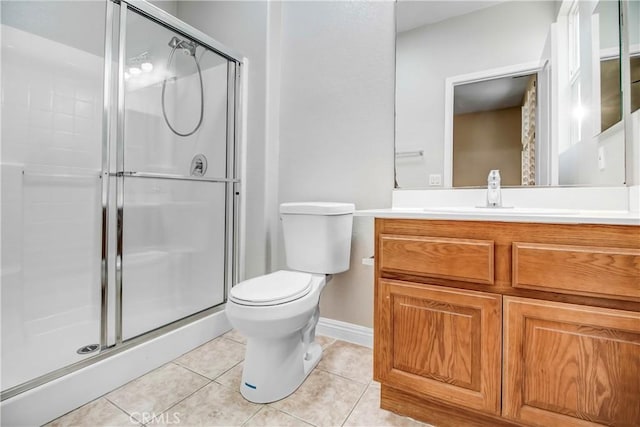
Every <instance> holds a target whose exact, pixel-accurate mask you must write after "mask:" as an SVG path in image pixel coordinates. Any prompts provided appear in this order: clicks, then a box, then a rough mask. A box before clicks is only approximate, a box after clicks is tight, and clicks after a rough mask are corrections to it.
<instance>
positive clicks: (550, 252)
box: [512, 242, 640, 299]
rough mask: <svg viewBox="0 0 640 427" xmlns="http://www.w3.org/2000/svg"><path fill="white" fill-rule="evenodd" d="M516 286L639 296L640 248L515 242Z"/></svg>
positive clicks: (637, 297) (554, 290) (514, 270)
mask: <svg viewBox="0 0 640 427" xmlns="http://www.w3.org/2000/svg"><path fill="white" fill-rule="evenodd" d="M512 262H513V280H512V285H513V286H514V287H516V288H528V289H540V290H547V291H552V292H560V293H568V294H579V295H596V296H606V297H611V298H622V299H628V298H629V297H631V298H635V299H640V250H639V249H626V248H606V247H597V246H569V245H551V244H538V243H516V242H514V243H513V260H512Z"/></svg>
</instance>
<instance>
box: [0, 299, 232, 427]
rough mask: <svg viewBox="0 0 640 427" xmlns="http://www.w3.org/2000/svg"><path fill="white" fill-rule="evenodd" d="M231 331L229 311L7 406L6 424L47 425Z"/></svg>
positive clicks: (4, 412)
mask: <svg viewBox="0 0 640 427" xmlns="http://www.w3.org/2000/svg"><path fill="white" fill-rule="evenodd" d="M229 329H231V325H230V324H229V321H228V320H227V316H226V315H225V313H224V311H219V312H217V313H214V314H212V315H210V316H207V317H205V318H202V319H200V320H197V321H195V322H193V323H190V324H188V325H185V326H183V327H181V328H178V329H175V330H173V331H171V332H168V333H166V334H164V335H161V336H159V337H157V338H154V339H152V340H150V341H147V342H145V343H143V344H140V345H137V346H135V347H133V348H131V349H129V350H126V351H123V352H122V353H118V354H116V355H114V356H111V357H107V358H106V359H103V360H101V361H99V362H96V363H94V364H93V365H89V366H87V367H85V368H82V369H80V370H78V371H75V372H72V373H70V374H68V375H65V376H64V377H61V378H58V379H55V380H53V381H50V382H48V383H46V384H43V385H41V386H39V387H36V388H34V389H31V390H28V391H25V392H24V393H20V394H18V395H17V396H14V397H12V398H9V399H7V400H5V401H3V402H2V405H1V406H0V412H1V413H2V417H1V422H0V424H2V425H7V426H33V425H42V424H44V423H46V422H48V421H51V420H53V419H55V418H57V417H59V416H61V415H64V414H66V413H67V412H69V411H71V410H73V409H75V408H78V407H80V406H82V405H84V404H85V403H88V402H90V401H92V400H94V399H97V398H98V397H100V396H102V395H103V394H105V393H108V392H110V391H111V390H114V389H116V388H118V387H120V386H121V385H123V384H126V383H127V382H129V381H131V380H133V379H134V378H137V377H139V376H141V375H144V374H145V373H147V372H149V371H151V370H153V369H155V368H158V367H160V366H162V365H164V364H165V363H167V362H169V361H171V360H173V359H175V358H176V357H178V356H180V355H181V354H183V353H186V352H187V351H190V350H192V349H194V348H195V347H197V346H199V345H202V344H204V343H205V342H207V341H209V340H212V339H213V338H215V337H217V336H220V335H222V334H223V333H225V332H227V331H228V330H229Z"/></svg>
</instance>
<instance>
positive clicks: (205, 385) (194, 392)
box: [149, 378, 213, 423]
mask: <svg viewBox="0 0 640 427" xmlns="http://www.w3.org/2000/svg"><path fill="white" fill-rule="evenodd" d="M207 380H208V382H207V383H206V384H204V385H203V386H202V387H199V388H197V389H196V390H194V391H193V392H192V393H189V394H188V395H186V396H185V397H183V398H182V399H180V400H178V401H177V402H175V403H174V404H173V405H171V406H169V407H168V408H167V409H165V410H164V411H162V412H160V413H159V414H158V415H156V416H155V417H153V418H152V419H151V421H149V423H151V422H153V421H154V420H155V419H156V418H158V417H159V416H161V415H162V414H164V413H166V412H169V411H170V410H171V409H172V408H174V407H175V406H176V405H178V404H180V403H182V402H184V401H185V400H187V399H188V398H190V397H191V396H193V395H194V394H196V393H197V392H199V391H200V390H202V389H203V388H205V387H207V386H208V385H210V384H211V383H212V382H213V380H209V379H208V378H207Z"/></svg>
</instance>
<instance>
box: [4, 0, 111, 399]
mask: <svg viewBox="0 0 640 427" xmlns="http://www.w3.org/2000/svg"><path fill="white" fill-rule="evenodd" d="M0 7H1V11H0V15H1V16H2V26H1V33H2V34H1V39H2V113H1V115H2V117H1V119H2V135H1V137H2V153H1V159H2V162H1V166H0V168H1V173H2V179H1V181H2V188H1V192H2V202H1V207H2V215H1V216H2V287H1V300H2V303H1V304H2V307H1V312H2V320H1V323H2V355H1V359H2V369H1V370H2V390H7V389H8V388H11V387H13V386H16V385H18V384H21V383H23V382H26V381H29V380H31V379H34V378H37V377H39V376H41V375H44V374H46V373H48V372H51V371H54V370H56V369H59V368H62V367H65V366H67V365H69V364H72V363H74V362H77V361H80V360H82V359H84V358H86V357H88V356H90V355H91V353H89V354H79V353H78V352H77V350H79V349H80V348H82V347H84V346H88V345H93V344H96V345H97V344H100V306H101V298H100V287H101V276H100V262H101V252H100V245H101V239H102V235H101V216H100V211H101V188H102V185H101V176H100V173H101V166H102V160H101V159H102V139H101V131H102V116H101V114H102V102H103V97H102V85H103V69H104V63H103V61H104V55H103V50H104V33H105V31H104V22H105V3H104V2H92V1H88V2H83V1H73V2H71V1H67V2H62V1H59V2H35V1H34V2H2V3H1V6H0ZM45 16H46V17H47V20H46V25H43V21H42V17H45ZM96 349H99V346H98V347H96Z"/></svg>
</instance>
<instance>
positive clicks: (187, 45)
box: [169, 36, 198, 56]
mask: <svg viewBox="0 0 640 427" xmlns="http://www.w3.org/2000/svg"><path fill="white" fill-rule="evenodd" d="M169 47H170V48H172V49H182V50H183V51H184V53H186V54H187V55H191V56H195V54H196V48H197V47H198V45H197V44H196V43H195V42H192V41H189V40H180V39H179V38H177V37H175V36H174V37H172V38H171V40H169Z"/></svg>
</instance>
